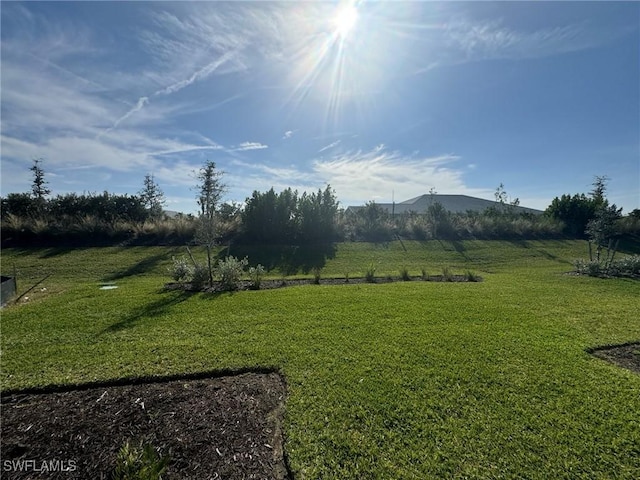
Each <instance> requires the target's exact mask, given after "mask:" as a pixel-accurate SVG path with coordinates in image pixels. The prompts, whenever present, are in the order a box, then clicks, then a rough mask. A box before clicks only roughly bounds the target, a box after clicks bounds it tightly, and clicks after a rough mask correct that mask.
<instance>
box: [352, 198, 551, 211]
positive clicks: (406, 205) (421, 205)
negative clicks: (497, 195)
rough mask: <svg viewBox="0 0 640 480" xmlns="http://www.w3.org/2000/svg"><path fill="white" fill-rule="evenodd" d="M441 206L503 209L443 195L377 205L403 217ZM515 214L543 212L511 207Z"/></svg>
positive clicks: (491, 203)
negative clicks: (406, 214) (434, 205)
mask: <svg viewBox="0 0 640 480" xmlns="http://www.w3.org/2000/svg"><path fill="white" fill-rule="evenodd" d="M436 202H437V203H439V204H441V205H442V206H443V207H444V208H445V210H448V211H449V212H451V213H467V212H468V211H472V212H478V213H482V212H484V211H485V210H486V209H488V208H492V207H493V208H501V205H500V203H498V202H494V201H491V200H485V199H484V198H476V197H470V196H468V195H441V194H433V195H431V194H425V195H420V196H419V197H415V198H410V199H409V200H405V201H404V202H399V203H377V202H376V205H378V206H379V207H382V208H384V209H385V210H386V211H387V212H388V213H389V214H395V215H401V214H403V213H409V212H413V213H418V214H423V213H427V210H428V208H429V205H431V204H433V203H436ZM361 208H364V206H352V207H347V210H346V211H347V212H356V211H358V210H360V209H361ZM509 208H512V209H513V211H514V212H515V213H530V214H533V215H541V214H542V213H543V212H542V210H536V209H534V208H527V207H520V206H517V207H511V206H509Z"/></svg>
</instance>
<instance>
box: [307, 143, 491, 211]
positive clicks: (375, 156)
mask: <svg viewBox="0 0 640 480" xmlns="http://www.w3.org/2000/svg"><path fill="white" fill-rule="evenodd" d="M459 160H460V157H459V156H457V155H453V154H447V155H439V156H435V157H418V156H414V155H406V154H404V153H402V152H400V151H389V150H387V149H386V148H385V147H384V146H383V145H379V146H377V147H375V148H373V149H372V150H370V151H361V150H359V151H354V152H349V153H345V154H342V155H338V156H335V157H333V158H331V159H327V160H323V159H320V160H316V161H315V162H314V164H313V169H314V172H315V173H316V174H317V175H318V176H319V177H320V178H322V179H323V180H324V181H325V182H326V183H329V184H331V186H332V187H333V188H335V190H336V193H337V195H338V198H340V199H341V200H342V201H343V202H345V203H347V204H350V203H353V204H360V203H363V202H365V201H367V200H379V201H387V200H389V199H390V198H391V192H393V191H395V192H402V195H403V196H405V197H406V198H411V197H413V196H418V195H422V194H424V193H427V192H428V191H429V189H430V188H431V187H434V188H435V189H436V190H437V191H439V192H442V193H459V194H463V193H464V194H472V195H481V196H482V195H484V196H486V195H487V193H489V192H487V191H485V190H483V189H473V188H469V187H467V186H466V184H465V181H464V168H463V167H459V166H457V163H459Z"/></svg>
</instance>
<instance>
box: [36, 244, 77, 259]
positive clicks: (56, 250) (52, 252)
mask: <svg viewBox="0 0 640 480" xmlns="http://www.w3.org/2000/svg"><path fill="white" fill-rule="evenodd" d="M74 250H78V247H74V246H73V245H66V246H64V247H50V248H47V249H46V250H45V251H44V252H42V253H41V254H40V258H42V259H43V260H45V259H48V258H55V257H59V256H61V255H66V254H67V253H71V252H73V251H74Z"/></svg>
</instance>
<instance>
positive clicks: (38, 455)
mask: <svg viewBox="0 0 640 480" xmlns="http://www.w3.org/2000/svg"><path fill="white" fill-rule="evenodd" d="M285 395H286V385H285V382H284V380H283V378H282V377H281V376H280V375H279V374H278V373H275V372H270V373H243V374H239V375H232V376H226V377H218V378H210V377H209V378H197V379H193V378H192V379H189V378H185V379H182V380H175V379H173V380H168V381H166V380H163V381H157V380H155V381H152V382H146V383H134V384H126V385H111V386H104V385H103V386H91V388H80V389H75V390H67V391H57V392H53V393H20V392H14V393H10V392H9V393H8V394H6V395H3V397H2V403H1V408H2V439H1V453H2V467H1V468H2V474H1V476H2V478H7V479H36V478H38V479H39V478H65V479H89V478H91V479H101V478H104V479H108V478H111V475H112V473H113V469H114V466H115V464H116V459H117V455H118V452H119V450H120V449H121V447H122V446H123V445H124V444H125V442H127V441H128V442H129V443H130V445H131V446H134V447H138V446H140V445H147V444H149V445H151V446H153V447H154V448H155V449H156V451H157V452H158V454H159V456H160V457H169V464H168V466H167V469H166V471H165V473H164V474H163V475H162V478H163V479H178V478H180V479H198V480H206V479H286V478H288V477H289V474H288V470H287V466H286V462H285V458H284V452H283V438H282V417H283V413H284V401H285ZM21 461H22V462H21ZM56 461H57V462H58V463H57V464H56V463H55V462H56ZM52 462H53V463H52ZM51 465H53V467H51ZM20 466H21V467H22V468H23V470H25V471H22V472H20V471H16V470H18V469H19V468H20ZM49 470H66V471H62V472H60V471H57V472H55V471H49Z"/></svg>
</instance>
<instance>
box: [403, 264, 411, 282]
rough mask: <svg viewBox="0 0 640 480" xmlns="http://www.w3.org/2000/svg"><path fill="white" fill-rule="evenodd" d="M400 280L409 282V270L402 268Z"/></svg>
mask: <svg viewBox="0 0 640 480" xmlns="http://www.w3.org/2000/svg"><path fill="white" fill-rule="evenodd" d="M400 278H401V279H402V280H403V281H405V282H408V281H409V280H411V276H410V275H409V269H408V268H407V267H402V268H401V269H400Z"/></svg>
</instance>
